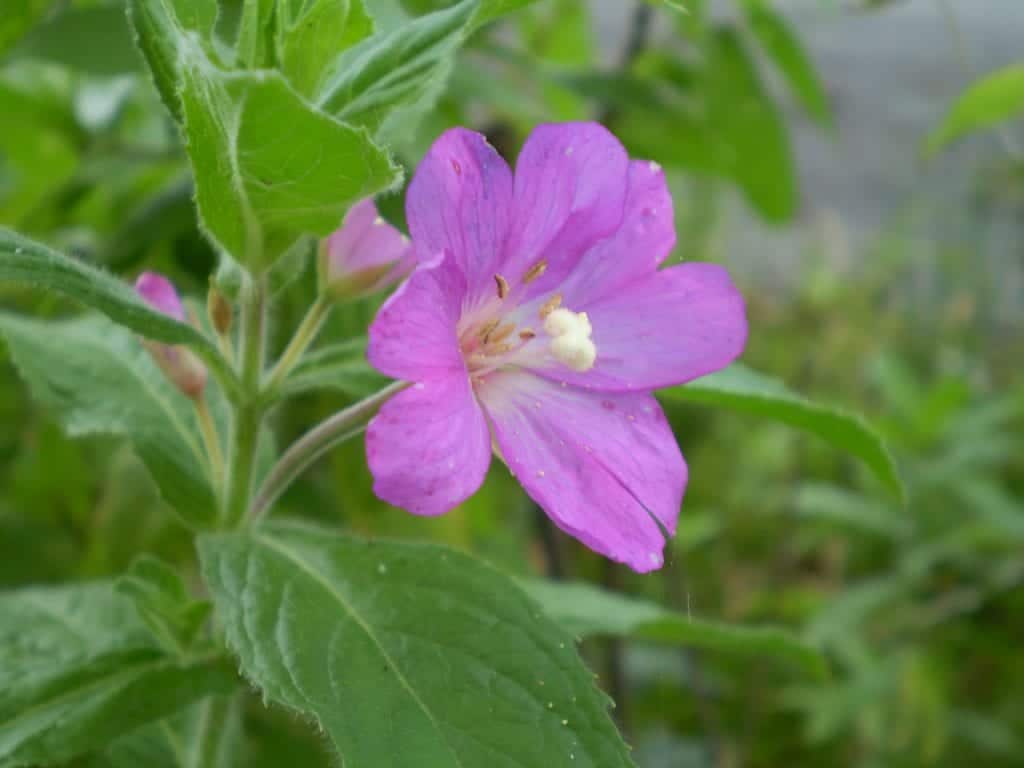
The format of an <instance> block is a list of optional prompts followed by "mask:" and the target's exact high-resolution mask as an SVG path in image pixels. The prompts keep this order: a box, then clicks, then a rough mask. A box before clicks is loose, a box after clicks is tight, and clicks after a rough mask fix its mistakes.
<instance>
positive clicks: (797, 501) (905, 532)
mask: <svg viewBox="0 0 1024 768" xmlns="http://www.w3.org/2000/svg"><path fill="white" fill-rule="evenodd" d="M793 511H794V512H795V513H796V514H798V515H801V516H803V517H807V518H811V519H816V520H826V521H830V522H833V523H837V524H839V525H843V526H847V527H849V528H852V529H854V530H859V531H866V532H869V533H874V534H878V535H881V536H886V537H888V538H890V539H893V540H897V541H900V540H903V541H906V540H907V539H909V538H910V537H911V536H912V535H913V533H914V524H913V522H912V521H911V520H909V519H907V517H906V515H902V514H900V513H899V510H896V509H893V508H892V506H890V505H889V504H885V503H882V502H878V501H875V500H873V499H869V498H866V497H864V496H862V495H861V494H858V493H854V492H853V491H849V490H847V489H845V488H840V487H838V486H833V485H828V484H824V483H805V484H804V485H802V486H800V489H799V490H798V491H797V494H796V497H795V498H794V500H793Z"/></svg>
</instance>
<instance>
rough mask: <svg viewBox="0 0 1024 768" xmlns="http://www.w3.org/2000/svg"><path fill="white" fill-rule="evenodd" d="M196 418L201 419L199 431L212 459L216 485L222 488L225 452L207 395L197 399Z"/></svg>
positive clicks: (211, 464) (212, 471)
mask: <svg viewBox="0 0 1024 768" xmlns="http://www.w3.org/2000/svg"><path fill="white" fill-rule="evenodd" d="M194 402H195V406H196V418H197V419H198V421H199V432H200V433H201V434H202V436H203V445H204V446H205V448H206V456H207V458H208V459H209V460H210V472H211V474H212V475H213V481H214V485H215V486H216V487H217V488H218V489H220V488H221V487H222V485H223V483H224V453H223V452H222V451H221V448H220V436H219V435H218V434H217V425H216V424H214V423H213V415H212V414H211V413H210V407H209V405H208V404H207V402H206V398H205V397H202V396H200V397H197V398H196V399H195V400H194Z"/></svg>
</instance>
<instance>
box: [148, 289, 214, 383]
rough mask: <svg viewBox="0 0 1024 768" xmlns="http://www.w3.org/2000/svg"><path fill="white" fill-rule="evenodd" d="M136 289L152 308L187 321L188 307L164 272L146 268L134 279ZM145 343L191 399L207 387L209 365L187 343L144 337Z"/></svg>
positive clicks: (171, 377) (161, 367)
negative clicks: (207, 366) (160, 272)
mask: <svg viewBox="0 0 1024 768" xmlns="http://www.w3.org/2000/svg"><path fill="white" fill-rule="evenodd" d="M135 290H136V292H137V293H138V294H139V296H141V297H142V300H143V301H145V302H146V303H147V304H149V306H151V307H153V309H155V310H157V311H158V312H162V313H163V314H165V315H167V316H169V317H172V318H174V319H175V320H177V321H178V322H181V323H184V322H186V319H185V307H184V306H183V305H182V303H181V299H180V298H179V297H178V292H177V291H176V290H175V289H174V284H173V283H171V281H170V280H168V279H167V278H166V277H164V276H163V275H161V274H158V273H156V272H143V273H142V274H141V275H139V279H138V280H136V281H135ZM142 343H143V345H144V346H145V347H146V350H147V351H148V352H149V354H150V356H152V358H153V361H154V362H155V363H156V364H157V365H158V366H159V367H160V370H161V371H163V372H164V375H165V376H167V378H168V379H170V380H171V381H172V382H173V383H174V386H176V387H177V388H178V389H179V390H180V391H181V392H183V393H184V394H185V395H187V396H188V397H190V398H192V399H195V398H197V397H199V396H200V395H201V394H202V393H203V389H204V388H205V387H206V378H207V375H206V366H205V365H203V362H202V361H201V360H200V359H199V358H198V357H196V356H195V355H194V354H193V353H192V351H191V350H190V349H189V348H188V347H184V346H181V345H179V344H163V343H161V342H158V341H150V340H148V339H143V340H142Z"/></svg>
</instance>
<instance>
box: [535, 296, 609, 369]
mask: <svg viewBox="0 0 1024 768" xmlns="http://www.w3.org/2000/svg"><path fill="white" fill-rule="evenodd" d="M544 330H545V332H547V334H548V336H550V337H551V344H550V349H551V354H552V355H554V357H555V359H556V360H558V361H559V362H560V363H562V364H563V365H565V366H566V367H568V368H571V369H572V370H574V371H576V372H577V373H583V372H584V371H589V370H590V369H591V368H593V367H594V361H595V360H596V359H597V346H596V345H595V344H594V341H593V339H591V334H592V333H593V330H594V329H593V327H592V326H591V325H590V318H589V317H587V313H586V312H573V311H572V310H569V309H564V308H559V309H553V310H552V311H551V312H549V313H548V314H547V316H546V317H545V319H544Z"/></svg>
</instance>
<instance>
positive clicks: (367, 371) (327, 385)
mask: <svg viewBox="0 0 1024 768" xmlns="http://www.w3.org/2000/svg"><path fill="white" fill-rule="evenodd" d="M387 383H388V379H387V378H386V377H384V376H381V374H379V373H377V371H375V370H374V369H373V368H371V367H370V364H369V363H368V362H366V339H365V338H358V339H350V340H349V341H343V342H341V343H340V344H330V345H328V346H325V347H323V348H321V349H318V350H316V351H315V352H312V353H310V354H308V355H306V356H305V357H304V358H303V359H302V362H301V363H299V364H298V365H297V366H296V367H295V370H294V371H293V372H292V374H291V375H290V376H289V377H288V379H287V381H286V382H285V384H284V388H283V389H284V392H285V394H287V395H290V396H291V395H298V394H301V393H304V392H312V391H315V390H321V389H333V390H336V391H339V392H343V393H345V394H346V395H351V396H352V397H366V396H367V395H371V394H373V393H374V392H377V391H379V390H380V389H382V388H383V387H385V386H387Z"/></svg>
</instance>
